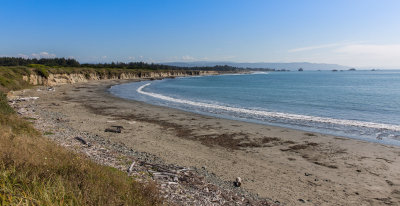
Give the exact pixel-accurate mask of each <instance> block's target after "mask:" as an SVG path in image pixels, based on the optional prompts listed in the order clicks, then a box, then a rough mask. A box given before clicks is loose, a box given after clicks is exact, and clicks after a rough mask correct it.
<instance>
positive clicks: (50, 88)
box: [47, 87, 56, 92]
mask: <svg viewBox="0 0 400 206" xmlns="http://www.w3.org/2000/svg"><path fill="white" fill-rule="evenodd" d="M47 91H52V92H54V91H56V89H55V88H54V87H49V88H47Z"/></svg>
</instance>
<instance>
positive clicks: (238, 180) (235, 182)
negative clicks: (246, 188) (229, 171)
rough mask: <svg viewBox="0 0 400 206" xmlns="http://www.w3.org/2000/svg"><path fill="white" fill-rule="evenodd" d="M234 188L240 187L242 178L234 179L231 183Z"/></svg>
mask: <svg viewBox="0 0 400 206" xmlns="http://www.w3.org/2000/svg"><path fill="white" fill-rule="evenodd" d="M233 184H234V185H235V187H240V186H241V185H242V178H240V177H236V180H235V181H234V182H233Z"/></svg>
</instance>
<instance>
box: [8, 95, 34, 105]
mask: <svg viewBox="0 0 400 206" xmlns="http://www.w3.org/2000/svg"><path fill="white" fill-rule="evenodd" d="M37 99H39V97H17V98H14V99H10V100H9V102H11V103H13V104H14V103H17V102H22V101H29V100H37Z"/></svg>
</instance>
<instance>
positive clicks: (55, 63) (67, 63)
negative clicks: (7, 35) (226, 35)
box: [0, 57, 242, 71]
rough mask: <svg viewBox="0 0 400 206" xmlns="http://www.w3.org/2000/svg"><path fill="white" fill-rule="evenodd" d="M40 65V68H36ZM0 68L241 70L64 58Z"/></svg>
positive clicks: (3, 60)
mask: <svg viewBox="0 0 400 206" xmlns="http://www.w3.org/2000/svg"><path fill="white" fill-rule="evenodd" d="M38 65H40V66H38ZM0 66H31V67H34V68H38V67H42V68H46V67H51V68H63V67H75V68H79V67H81V68H97V69H102V68H112V69H131V70H196V71H199V70H203V71H210V70H213V71H239V70H242V68H237V67H231V66H227V65H217V66H213V67H177V66H169V65H162V64H148V63H144V62H129V63H124V62H116V63H115V62H111V63H97V64H80V63H79V62H78V61H76V60H75V59H65V58H43V59H24V58H16V57H0Z"/></svg>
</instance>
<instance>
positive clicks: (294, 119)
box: [110, 71, 400, 145]
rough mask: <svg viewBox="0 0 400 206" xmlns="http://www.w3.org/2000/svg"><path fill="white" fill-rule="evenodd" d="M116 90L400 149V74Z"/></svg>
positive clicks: (262, 77)
mask: <svg viewBox="0 0 400 206" xmlns="http://www.w3.org/2000/svg"><path fill="white" fill-rule="evenodd" d="M110 92H111V93H112V94H114V95H116V96H119V97H122V98H127V99H133V100H138V101H144V102H148V103H151V104H156V105H161V106H167V107H173V108H178V109H182V110H186V111H190V112H196V113H201V114H206V115H212V116H218V117H223V118H229V119H239V120H243V121H250V122H257V123H262V124H268V125H277V126H282V127H288V128H294V129H301V130H305V131H314V132H321V133H326V134H333V135H339V136H346V137H351V138H357V139H363V140H368V141H374V142H380V143H384V144H394V145H400V71H345V72H331V71H322V72H318V71H309V72H271V73H253V74H241V75H219V76H203V77H187V78H176V79H164V80H159V81H145V82H138V83H128V84H122V85H116V86H113V87H112V88H110Z"/></svg>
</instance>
